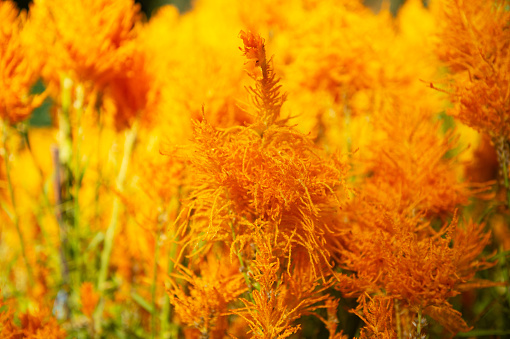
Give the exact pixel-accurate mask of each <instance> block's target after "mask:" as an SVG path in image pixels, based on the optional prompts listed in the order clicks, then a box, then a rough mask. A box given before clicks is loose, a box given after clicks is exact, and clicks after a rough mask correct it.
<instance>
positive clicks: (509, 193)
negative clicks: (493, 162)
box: [502, 158, 510, 208]
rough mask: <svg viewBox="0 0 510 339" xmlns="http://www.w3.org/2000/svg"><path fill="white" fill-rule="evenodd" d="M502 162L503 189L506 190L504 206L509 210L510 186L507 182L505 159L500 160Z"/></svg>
mask: <svg viewBox="0 0 510 339" xmlns="http://www.w3.org/2000/svg"><path fill="white" fill-rule="evenodd" d="M502 162H503V176H504V177H505V179H504V180H505V189H506V204H507V206H508V207H509V208H510V185H509V182H508V166H507V162H506V158H503V159H502Z"/></svg>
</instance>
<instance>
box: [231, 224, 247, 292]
mask: <svg viewBox="0 0 510 339" xmlns="http://www.w3.org/2000/svg"><path fill="white" fill-rule="evenodd" d="M230 229H231V230H232V241H233V242H235V241H236V232H235V231H234V225H233V223H232V222H231V223H230ZM235 251H236V254H237V258H238V259H239V265H240V266H241V273H242V274H243V277H244V281H245V282H246V286H247V287H248V289H249V293H248V299H249V301H251V302H253V296H252V294H251V291H252V286H253V285H252V283H251V281H250V277H249V276H248V272H247V269H246V266H245V265H244V260H243V257H242V255H241V251H240V250H239V251H238V250H237V249H235Z"/></svg>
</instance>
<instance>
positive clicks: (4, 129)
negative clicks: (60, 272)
mask: <svg viewBox="0 0 510 339" xmlns="http://www.w3.org/2000/svg"><path fill="white" fill-rule="evenodd" d="M8 128H9V126H8V125H7V124H6V123H5V122H2V146H3V156H4V165H5V173H6V177H7V187H8V190H9V197H10V198H11V203H12V210H13V211H12V219H13V222H14V226H15V227H16V232H17V233H18V237H19V241H20V246H21V254H22V256H23V260H24V262H25V265H26V267H27V272H28V279H29V283H30V285H31V284H33V282H34V274H33V272H32V267H31V266H30V264H29V262H28V257H27V253H26V247H25V240H24V239H23V234H22V232H21V225H20V220H19V215H18V209H17V206H16V197H15V195H14V186H13V184H12V179H11V166H10V164H9V157H10V154H9V151H8V149H7V140H8V138H9V137H8V135H9V130H8Z"/></svg>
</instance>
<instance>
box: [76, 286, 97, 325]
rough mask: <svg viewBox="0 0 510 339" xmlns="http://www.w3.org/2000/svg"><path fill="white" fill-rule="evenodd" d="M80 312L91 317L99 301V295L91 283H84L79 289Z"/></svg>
mask: <svg viewBox="0 0 510 339" xmlns="http://www.w3.org/2000/svg"><path fill="white" fill-rule="evenodd" d="M80 299H81V311H82V312H83V314H85V315H86V316H87V317H91V316H92V313H93V312H94V309H95V308H96V306H97V303H98V301H99V293H97V292H96V291H95V290H94V285H93V284H92V283H91V282H84V283H83V284H82V285H81V287H80Z"/></svg>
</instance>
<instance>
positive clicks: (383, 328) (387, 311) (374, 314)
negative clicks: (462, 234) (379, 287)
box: [354, 294, 397, 339]
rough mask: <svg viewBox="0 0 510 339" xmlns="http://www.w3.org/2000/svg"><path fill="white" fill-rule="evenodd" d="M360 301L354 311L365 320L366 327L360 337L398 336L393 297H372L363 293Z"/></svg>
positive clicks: (387, 338) (380, 338)
mask: <svg viewBox="0 0 510 339" xmlns="http://www.w3.org/2000/svg"><path fill="white" fill-rule="evenodd" d="M358 302H359V305H358V307H357V308H356V310H354V313H355V314H356V315H358V317H360V318H361V319H363V321H364V322H365V327H364V328H362V329H361V332H360V339H362V338H377V339H393V338H396V335H397V333H396V331H395V320H394V319H393V299H391V298H388V297H380V296H376V297H373V298H372V297H370V296H369V295H368V294H362V295H361V296H360V297H359V298H358Z"/></svg>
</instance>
